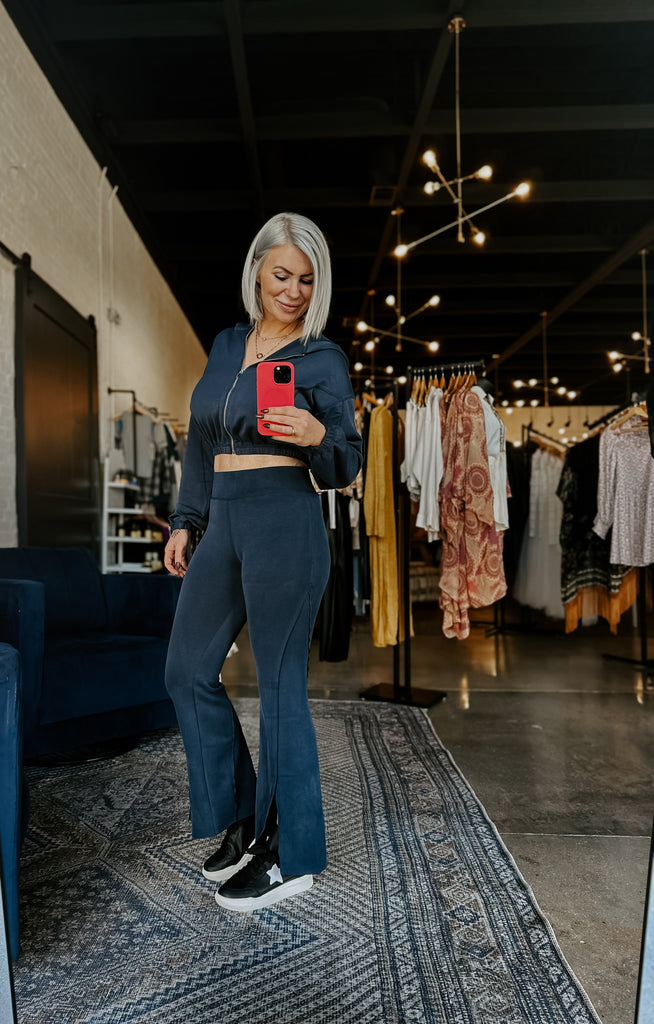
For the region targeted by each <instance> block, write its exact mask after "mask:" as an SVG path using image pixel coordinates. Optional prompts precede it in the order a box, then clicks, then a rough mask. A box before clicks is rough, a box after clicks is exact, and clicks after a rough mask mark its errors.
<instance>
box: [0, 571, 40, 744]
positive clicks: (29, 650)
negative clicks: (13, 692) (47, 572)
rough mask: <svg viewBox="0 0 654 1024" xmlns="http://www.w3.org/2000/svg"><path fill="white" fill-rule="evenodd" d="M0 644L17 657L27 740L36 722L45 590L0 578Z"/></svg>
mask: <svg viewBox="0 0 654 1024" xmlns="http://www.w3.org/2000/svg"><path fill="white" fill-rule="evenodd" d="M0 642H4V643H8V644H11V645H12V647H15V648H16V650H17V651H18V652H19V654H20V657H21V663H22V677H23V685H22V705H23V731H24V735H25V737H31V736H32V733H33V732H34V731H35V728H36V726H37V724H38V720H39V705H40V703H41V683H42V680H43V648H44V643H45V587H44V585H43V584H42V583H38V582H36V581H35V580H5V579H0Z"/></svg>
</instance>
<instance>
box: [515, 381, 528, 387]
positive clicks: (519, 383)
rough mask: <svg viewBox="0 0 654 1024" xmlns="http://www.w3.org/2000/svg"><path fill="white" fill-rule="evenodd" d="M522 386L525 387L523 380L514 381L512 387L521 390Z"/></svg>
mask: <svg viewBox="0 0 654 1024" xmlns="http://www.w3.org/2000/svg"><path fill="white" fill-rule="evenodd" d="M524 386H525V382H524V381H523V380H514V381H513V387H514V388H523V387H524Z"/></svg>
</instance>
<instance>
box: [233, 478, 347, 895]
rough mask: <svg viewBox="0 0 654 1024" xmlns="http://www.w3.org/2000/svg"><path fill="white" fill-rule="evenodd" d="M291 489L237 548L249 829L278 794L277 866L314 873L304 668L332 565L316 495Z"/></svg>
mask: <svg viewBox="0 0 654 1024" xmlns="http://www.w3.org/2000/svg"><path fill="white" fill-rule="evenodd" d="M296 499H297V500H295V501H290V500H289V498H288V497H286V498H285V500H284V501H283V502H281V503H280V504H279V505H278V504H277V503H275V502H273V507H272V508H271V509H270V515H269V516H268V517H267V522H269V523H270V524H271V525H270V527H269V528H267V529H266V530H264V531H263V536H262V535H261V533H260V534H259V535H257V537H256V538H252V537H250V539H249V544H248V547H247V549H246V551H245V553H244V557H243V590H244V594H245V603H246V609H247V617H248V624H249V631H250V642H251V644H252V650H253V653H254V657H255V661H256V666H257V679H258V683H259V696H260V700H261V710H260V748H259V772H258V775H259V777H258V782H257V803H256V829H257V835H260V834H261V832H262V830H263V829H264V827H265V822H266V819H267V815H268V811H269V809H270V806H271V804H272V801H273V799H275V800H276V804H277V812H278V820H279V856H280V867H281V871H282V874H287V875H302V874H318V873H319V872H320V871H322V870H323V869H324V868H325V866H326V863H327V856H326V846H325V825H324V817H323V809H322V796H321V788H320V770H319V763H318V749H317V743H316V734H315V729H314V726H313V721H312V719H311V713H310V710H309V701H308V695H307V668H308V659H309V646H310V642H311V634H312V632H313V627H314V623H315V616H316V611H317V608H318V607H319V604H320V600H321V597H322V594H323V591H324V589H325V586H326V583H327V578H328V575H329V549H328V545H327V537H326V533H325V526H324V522H323V517H322V509H321V504H320V499H319V497H318V495H316V494H315V493H307V494H304V495H298V496H296ZM272 524H274V525H272ZM263 551H265V555H264V554H262V552H263ZM261 559H263V564H264V565H265V566H266V571H265V572H262V571H261Z"/></svg>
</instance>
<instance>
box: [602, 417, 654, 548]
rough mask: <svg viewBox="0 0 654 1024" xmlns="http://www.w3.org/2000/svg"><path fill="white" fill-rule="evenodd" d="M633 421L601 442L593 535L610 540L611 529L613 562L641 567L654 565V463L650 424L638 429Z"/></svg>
mask: <svg viewBox="0 0 654 1024" xmlns="http://www.w3.org/2000/svg"><path fill="white" fill-rule="evenodd" d="M634 419H635V418H634ZM634 419H631V420H629V426H628V427H624V428H618V429H617V430H614V429H613V428H611V427H609V428H608V429H607V430H605V431H604V433H603V434H602V437H601V439H600V456H599V483H598V488H597V516H596V518H595V523H594V525H593V530H594V531H595V533H596V534H598V536H600V537H606V535H607V534H608V531H609V527H611V526H612V527H613V530H612V532H611V561H612V562H621V563H622V564H623V565H639V566H641V565H650V564H651V563H652V562H654V460H653V459H652V455H651V451H650V441H649V435H648V433H647V429H646V427H647V424H646V423H644V421H643V428H642V429H634V426H636V427H637V424H636V425H635V424H634Z"/></svg>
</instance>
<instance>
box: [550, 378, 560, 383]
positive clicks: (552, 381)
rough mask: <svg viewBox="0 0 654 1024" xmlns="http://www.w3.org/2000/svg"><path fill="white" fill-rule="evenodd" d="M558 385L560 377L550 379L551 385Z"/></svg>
mask: <svg viewBox="0 0 654 1024" xmlns="http://www.w3.org/2000/svg"><path fill="white" fill-rule="evenodd" d="M558 383H559V378H558V377H550V384H558Z"/></svg>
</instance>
